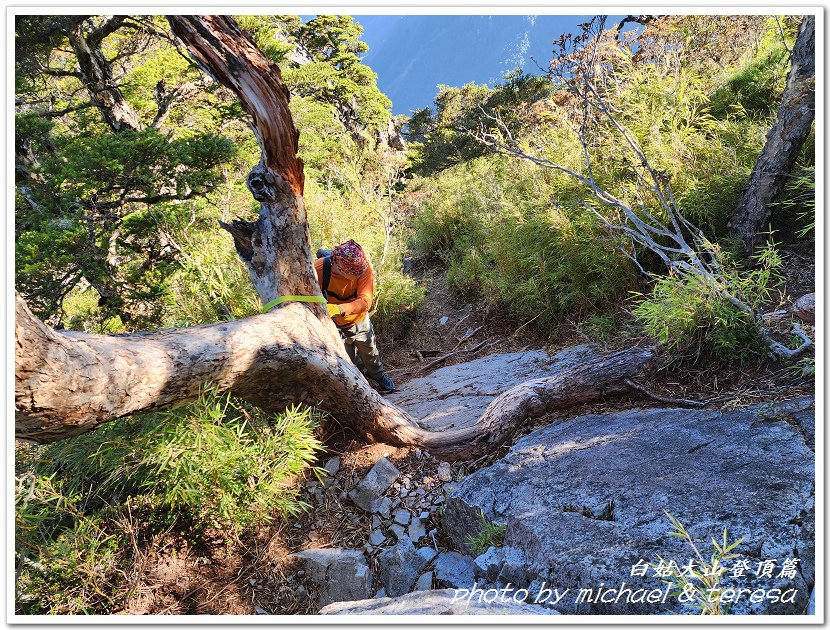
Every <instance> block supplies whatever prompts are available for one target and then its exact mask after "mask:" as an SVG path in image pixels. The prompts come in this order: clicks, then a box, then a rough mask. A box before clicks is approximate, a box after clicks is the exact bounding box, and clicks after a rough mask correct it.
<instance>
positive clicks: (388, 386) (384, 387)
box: [375, 374, 395, 394]
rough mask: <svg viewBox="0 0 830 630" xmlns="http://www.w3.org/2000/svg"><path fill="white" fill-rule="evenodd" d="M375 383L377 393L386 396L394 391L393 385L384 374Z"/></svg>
mask: <svg viewBox="0 0 830 630" xmlns="http://www.w3.org/2000/svg"><path fill="white" fill-rule="evenodd" d="M375 382H376V383H377V384H378V391H379V392H380V393H381V394H388V393H389V392H394V391H395V383H393V382H392V379H391V378H389V377H388V376H386V374H384V375H383V376H381V377H380V378H379V379H376V380H375Z"/></svg>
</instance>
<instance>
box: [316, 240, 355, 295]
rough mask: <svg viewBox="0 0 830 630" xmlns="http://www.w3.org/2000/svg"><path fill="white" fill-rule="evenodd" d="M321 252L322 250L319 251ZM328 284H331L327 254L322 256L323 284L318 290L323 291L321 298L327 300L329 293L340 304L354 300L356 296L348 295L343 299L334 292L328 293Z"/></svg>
mask: <svg viewBox="0 0 830 630" xmlns="http://www.w3.org/2000/svg"><path fill="white" fill-rule="evenodd" d="M321 251H323V250H321ZM329 282H331V253H330V252H329V253H328V254H327V255H325V256H323V283H322V286H321V287H320V289H321V290H322V291H323V297H324V298H326V299H327V300H328V299H329V293H331V295H333V296H334V297H336V298H337V299H338V300H340V301H341V302H345V301H347V300H350V299H352V298H354V297H355V296H356V295H357V294H356V293H355V294H354V295H350V296H348V297H343V296H341V295H337V294H336V293H335V292H334V291H329Z"/></svg>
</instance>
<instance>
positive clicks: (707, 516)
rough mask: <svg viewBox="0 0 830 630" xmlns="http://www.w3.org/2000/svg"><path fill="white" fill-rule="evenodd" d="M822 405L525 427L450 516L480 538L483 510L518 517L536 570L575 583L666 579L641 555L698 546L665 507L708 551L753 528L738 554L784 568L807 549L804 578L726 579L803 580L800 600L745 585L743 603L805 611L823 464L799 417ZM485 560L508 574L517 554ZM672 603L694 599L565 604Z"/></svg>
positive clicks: (583, 607) (587, 607) (565, 584)
mask: <svg viewBox="0 0 830 630" xmlns="http://www.w3.org/2000/svg"><path fill="white" fill-rule="evenodd" d="M812 404H813V401H812V399H810V398H804V399H800V400H799V401H788V402H787V403H785V404H784V405H783V406H779V405H775V404H773V405H755V406H753V407H746V408H740V409H735V410H732V411H727V412H718V411H709V410H689V409H649V410H637V409H634V410H628V411H623V412H617V413H610V414H590V415H584V416H579V417H576V418H572V419H569V420H565V421H563V422H561V423H558V424H556V425H552V426H549V427H545V428H543V429H540V430H538V431H535V432H533V433H531V434H529V435H527V436H525V437H523V438H522V439H520V440H519V441H518V442H517V443H516V444H515V445H514V446H513V448H511V450H510V451H509V453H508V454H507V455H506V456H505V457H504V458H503V459H501V460H499V461H498V462H496V463H495V464H493V465H491V466H489V467H487V468H484V469H481V470H478V471H476V472H475V473H473V474H471V475H470V476H468V477H466V478H465V479H464V480H463V481H461V482H460V483H458V484H457V486H456V488H455V490H454V491H453V492H452V493H451V494H450V496H449V498H448V500H447V504H446V510H445V514H444V517H443V521H442V529H443V530H444V533H445V534H446V535H447V536H448V537H449V538H450V539H451V540H452V541H453V543H454V544H455V545H456V546H457V548H459V549H466V548H467V544H466V541H467V537H468V536H470V535H473V536H474V535H476V534H478V533H479V531H480V529H481V523H480V517H479V515H480V512H483V513H484V515H485V516H486V517H487V518H488V519H490V520H491V521H493V522H496V523H502V524H506V526H507V532H506V535H505V541H504V545H505V549H509V548H513V549H516V550H518V551H520V552H521V553H522V554H523V555H524V558H526V564H525V566H524V569H525V570H526V574H525V576H524V578H525V580H526V581H530V580H535V579H538V580H542V581H544V580H547V581H548V582H553V583H555V584H556V585H557V586H559V587H562V588H573V589H581V588H596V587H598V586H599V585H600V584H601V583H604V584H605V585H606V586H608V585H611V584H615V585H619V584H620V583H621V582H623V581H625V582H626V583H627V585H628V586H632V585H636V586H637V587H639V586H642V587H644V588H646V587H647V588H657V587H661V586H662V583H661V581H660V578H658V577H656V576H655V575H654V571H653V570H650V571H648V572H647V574H646V576H642V577H641V576H635V577H632V575H631V568H632V566H634V565H635V564H636V563H638V562H639V561H640V560H644V561H646V562H649V563H653V564H657V563H658V555H659V556H662V557H664V558H666V559H675V560H677V561H678V563H681V564H686V563H687V562H688V560H689V559H690V558H691V556H692V552H691V550H690V547H689V546H688V544H687V543H686V542H685V541H682V540H679V539H677V538H674V537H671V536H669V533H670V531H671V524H670V522H669V521H668V519H667V518H666V516H665V514H664V510H665V511H667V512H669V513H670V514H672V515H673V516H674V517H676V518H677V519H679V520H680V522H681V523H683V524H684V525H685V526H686V527H687V529H688V530H689V532H690V533H691V535H692V537H693V538H694V539H695V540H696V541H697V542H698V544H699V546H702V547H703V548H704V550H706V551H705V552H704V555H705V556H706V555H708V554H709V553H711V549H712V548H711V542H710V537H714V538H715V539H716V540H720V539H722V537H723V528H724V527H726V528H727V533H728V538H729V540H730V541H734V540H737V539H739V538H743V542H742V543H741V545H740V546H739V547H738V548H737V549H736V552H737V553H738V554H739V558H738V559H739V560H747V561H748V562H749V565H750V567H751V568H752V569H755V567H756V565H757V563H758V562H759V561H761V560H775V561H776V564H777V567H778V568H781V567H782V565H783V563H784V562H785V560H786V559H787V558H793V557H798V558H799V559H800V568H801V571H802V573H800V574H799V575H798V576H797V577H796V578H792V579H791V578H787V577H783V578H780V579H779V578H777V577H775V576H773V579H769V578H761V577H758V576H757V575H755V573H754V572H753V571H749V572H747V574H746V575H744V576H735V577H732V575H731V573H732V572H731V571H730V572H728V573H727V576H726V577H725V579H724V586H726V587H735V588H752V589H755V588H765V589H767V590H769V589H772V588H781V589H782V590H786V589H797V590H798V592H797V594H795V597H794V602H793V603H789V602H787V603H782V602H777V603H775V602H772V601H769V600H765V601H763V602H754V603H753V602H750V601H748V599H747V598H745V599H744V600H740V601H738V602H736V603H735V604H734V606H733V608H732V612H733V613H735V614H800V613H801V611H803V610H804V609H805V608H806V606H807V602H808V598H809V596H810V588H811V586H812V584H814V582H815V569H814V566H815V564H814V562H815V561H814V556H815V551H814V541H815V529H814V528H815V516H814V514H815V511H814V493H815V490H814V470H815V468H814V466H815V465H814V454H813V451H812V450H811V449H810V447H809V445H808V443H807V440H808V439H809V437H808V436H805V432H804V430H803V428H802V426H801V424H802V423H800V422H797V421H796V422H793V417H794V416H797V414H799V413H808V412H809V410H810V408H811V407H812ZM796 419H797V418H796ZM498 553H502V554H504V553H505V552H504V551H502V552H498ZM732 562H733V561H728V562H727V566H731V563H732ZM483 564H484V566H480V567H479V572H483V573H484V574H487V575H489V576H492V575H493V574H494V572H495V571H498V574H499V575H501V576H502V577H501V578H499V579H503V578H504V577H506V575H503V574H502V570H503V569H505V567H507V573H509V572H510V571H511V570H513V569H515V568H516V564H517V563H516V562H509V561H508V560H507V557H506V556H502V558H501V560H499V561H497V562H496V563H495V566H491V565H492V563H483ZM514 572H515V571H514ZM777 574H778V569H776V575H777ZM512 577H514V578H515V577H516V576H515V575H514V576H512ZM514 585H515V582H514ZM560 610H563V609H561V608H560ZM661 610H662V611H663V612H671V611H673V612H688V609H685V608H683V607H682V606H681V605H680V604H679V603H678V602H677V601H676V600H674V599H671V598H670V599H669V600H668V601H667V603H666V604H665V605H664V606H662V608H661V605H655V604H644V605H641V604H640V603H638V602H628V603H625V602H623V603H618V602H614V603H608V604H603V603H602V602H598V603H596V604H594V603H591V604H587V603H585V602H584V601H583V602H581V603H580V605H578V606H576V605H572V606H571V608H570V609H568V610H563V611H564V612H570V613H587V614H628V613H644V614H649V613H656V612H660V611H661Z"/></svg>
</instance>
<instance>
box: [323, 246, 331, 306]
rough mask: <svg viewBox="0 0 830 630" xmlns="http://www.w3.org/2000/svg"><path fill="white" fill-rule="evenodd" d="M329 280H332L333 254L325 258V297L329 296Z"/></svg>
mask: <svg viewBox="0 0 830 630" xmlns="http://www.w3.org/2000/svg"><path fill="white" fill-rule="evenodd" d="M329 282H331V256H330V255H329V256H325V257H324V258H323V286H322V290H323V297H325V298H328V296H329Z"/></svg>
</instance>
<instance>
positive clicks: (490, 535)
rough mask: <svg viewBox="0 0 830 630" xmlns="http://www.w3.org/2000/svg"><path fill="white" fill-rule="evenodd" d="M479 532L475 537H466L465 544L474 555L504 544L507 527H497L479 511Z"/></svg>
mask: <svg viewBox="0 0 830 630" xmlns="http://www.w3.org/2000/svg"><path fill="white" fill-rule="evenodd" d="M479 520H480V521H481V531H479V533H478V534H476V535H475V536H472V535H471V536H468V537H467V543H468V544H469V545H470V547H472V549H473V551H474V552H475V554H476V555H480V554H482V553H484V552H485V551H487V550H488V549H489V548H490V547H501V546H502V545H503V544H504V535H505V534H506V533H507V525H499V524H498V523H494V522H492V521H491V520H489V519H488V518H487V517H486V516H484V511H479Z"/></svg>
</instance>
